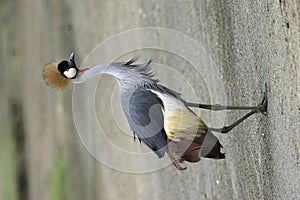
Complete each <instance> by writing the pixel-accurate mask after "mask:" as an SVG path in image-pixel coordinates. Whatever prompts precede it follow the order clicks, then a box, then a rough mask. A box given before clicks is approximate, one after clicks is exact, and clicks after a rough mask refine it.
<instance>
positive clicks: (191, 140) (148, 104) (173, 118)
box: [75, 57, 267, 170]
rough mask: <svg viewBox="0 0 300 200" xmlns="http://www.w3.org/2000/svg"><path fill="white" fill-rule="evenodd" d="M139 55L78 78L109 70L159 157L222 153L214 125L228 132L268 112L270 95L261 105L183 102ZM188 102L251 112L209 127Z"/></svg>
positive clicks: (131, 119) (135, 127)
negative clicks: (214, 133)
mask: <svg viewBox="0 0 300 200" xmlns="http://www.w3.org/2000/svg"><path fill="white" fill-rule="evenodd" d="M136 60H137V57H135V58H133V59H131V60H129V61H127V62H123V63H110V64H103V65H97V66H95V67H92V68H91V69H89V70H87V71H85V72H84V73H79V74H78V76H77V78H76V80H75V83H82V82H85V81H87V80H88V79H90V78H92V77H94V76H96V75H99V74H110V75H112V76H114V77H115V78H116V80H117V81H118V84H119V89H120V96H121V104H122V107H123V110H124V113H125V116H126V118H127V121H128V123H129V126H130V128H131V129H132V131H133V134H134V137H135V136H137V137H138V138H139V140H140V141H142V142H143V143H145V144H146V145H147V146H148V147H149V148H150V149H151V150H152V151H154V153H155V154H156V155H157V156H158V157H159V158H161V157H163V156H164V155H165V154H166V153H167V154H168V156H169V157H170V159H171V161H172V163H173V164H174V166H175V167H176V168H177V169H179V170H183V169H185V168H183V167H181V166H180V163H181V162H183V161H188V162H198V161H200V157H206V158H213V159H224V158H225V154H223V153H221V151H220V150H221V148H222V145H221V143H220V142H219V140H218V138H217V137H215V136H214V135H213V134H212V132H211V131H216V132H222V133H227V132H228V131H230V130H231V129H232V128H234V127H235V126H237V125H238V124H239V123H240V122H242V121H243V120H245V119H246V118H248V117H249V116H251V115H253V114H254V113H257V112H262V113H266V110H267V98H266V94H265V98H264V100H263V101H262V103H261V105H259V106H250V107H247V106H220V105H206V104H195V103H188V102H185V101H184V100H183V99H182V98H181V97H180V95H179V94H178V93H176V92H174V91H172V90H170V89H168V88H166V87H164V86H162V85H159V84H158V80H157V79H154V78H153V72H152V71H151V68H150V64H151V60H150V61H148V62H147V63H144V64H138V65H135V64H133V63H134V62H135V61H136ZM189 106H190V107H199V108H204V109H211V110H226V109H250V110H251V112H249V113H247V114H246V115H245V116H243V117H242V118H240V119H239V120H237V121H236V122H235V123H233V124H232V125H230V126H225V127H223V128H209V127H207V126H206V124H205V123H204V122H203V121H202V119H201V118H200V117H199V116H197V115H196V114H195V113H194V112H193V111H192V110H191V109H190V108H189Z"/></svg>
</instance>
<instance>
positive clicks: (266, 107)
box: [258, 90, 268, 115]
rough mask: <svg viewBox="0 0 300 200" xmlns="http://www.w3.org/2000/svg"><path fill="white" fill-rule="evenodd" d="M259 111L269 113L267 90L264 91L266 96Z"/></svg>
mask: <svg viewBox="0 0 300 200" xmlns="http://www.w3.org/2000/svg"><path fill="white" fill-rule="evenodd" d="M258 111H259V112H261V113H262V114H264V115H267V113H268V93H267V90H266V91H265V92H264V98H263V100H262V102H261V103H260V105H259V109H258Z"/></svg>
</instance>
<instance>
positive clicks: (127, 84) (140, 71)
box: [75, 63, 157, 90]
mask: <svg viewBox="0 0 300 200" xmlns="http://www.w3.org/2000/svg"><path fill="white" fill-rule="evenodd" d="M141 66H142V65H141ZM147 70H148V69H147ZM100 74H109V75H112V76H113V77H114V78H116V79H117V80H118V83H119V86H120V89H121V90H122V89H124V90H127V89H132V87H137V86H140V85H144V84H148V83H149V84H151V83H155V82H157V80H154V79H152V73H151V72H150V71H146V69H144V68H141V67H133V66H130V67H127V66H124V65H123V63H110V64H101V65H96V66H95V67H92V68H90V69H89V70H86V71H85V72H84V73H82V74H79V75H78V76H77V78H76V80H75V83H83V82H85V81H87V80H89V79H90V78H93V77H95V76H97V75H100Z"/></svg>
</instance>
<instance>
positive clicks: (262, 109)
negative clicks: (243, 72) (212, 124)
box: [186, 92, 268, 133]
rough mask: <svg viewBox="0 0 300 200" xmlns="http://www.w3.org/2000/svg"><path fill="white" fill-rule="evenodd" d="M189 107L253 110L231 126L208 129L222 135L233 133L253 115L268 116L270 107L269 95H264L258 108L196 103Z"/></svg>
mask: <svg viewBox="0 0 300 200" xmlns="http://www.w3.org/2000/svg"><path fill="white" fill-rule="evenodd" d="M186 105H187V106H189V107H197V108H203V109H209V110H214V111H219V110H251V111H250V112H248V113H247V114H246V115H244V116H243V117H241V118H240V119H238V120H237V121H236V122H234V123H233V124H231V125H229V126H224V127H223V128H208V129H209V130H211V131H215V132H220V133H228V132H229V131H231V130H232V129H233V128H234V127H236V126H237V125H239V124H240V123H241V122H242V121H244V120H245V119H247V118H248V117H250V116H251V115H253V114H255V113H258V112H261V113H262V114H264V115H266V114H267V106H268V98H267V93H266V92H265V93H264V98H263V100H262V102H261V103H260V104H259V105H258V106H222V105H218V104H216V105H208V104H196V103H186Z"/></svg>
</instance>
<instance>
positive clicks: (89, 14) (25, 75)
mask: <svg viewBox="0 0 300 200" xmlns="http://www.w3.org/2000/svg"><path fill="white" fill-rule="evenodd" d="M0 4H1V6H0V10H1V14H0V20H1V31H0V36H1V43H0V45H1V47H0V67H1V68H0V69H1V73H0V90H1V91H0V92H1V99H0V103H1V109H0V113H1V121H0V127H1V135H0V138H1V140H0V144H1V145H0V150H1V153H0V159H1V167H0V199H18V198H19V199H32V200H34V199H299V198H300V192H299V189H300V188H299V180H300V170H299V167H300V160H299V155H300V152H299V149H300V139H299V137H297V136H298V134H299V131H298V130H299V128H300V122H299V118H300V113H299V107H300V57H299V55H300V54H299V52H300V45H299V41H300V35H299V31H300V17H299V16H300V1H299V0H290V1H284V0H280V1H196V0H195V1H191V0H188V1H179V0H177V1H175V0H174V1H173V0H172V1H158V0H153V1H134V0H130V1H116V0H113V1H95V0H88V1H85V2H81V1H78V2H77V1H71V0H64V1H57V0H54V1H51V2H50V1H38V0H34V1H31V0H30V1H29V0H24V1H20V2H19V1H18V2H17V1H2V2H1V3H0ZM140 27H163V28H167V29H172V30H175V31H178V32H180V33H183V34H186V35H187V36H189V37H191V38H192V39H194V40H195V42H197V43H198V44H201V47H203V48H204V49H205V52H206V53H207V54H208V55H210V56H211V60H213V63H214V64H213V63H212V62H211V60H209V59H208V60H205V58H203V56H202V57H201V58H199V59H198V60H197V59H195V61H196V62H197V61H198V62H201V61H203V60H204V61H207V62H204V63H203V62H202V63H201V65H199V66H196V68H197V69H198V71H197V72H195V68H193V67H194V66H192V64H191V63H188V61H189V60H185V57H183V58H182V57H180V56H182V55H176V54H175V55H174V54H172V53H170V52H167V51H163V50H159V49H148V50H146V51H145V52H144V55H143V59H147V57H149V58H153V59H154V61H155V62H156V63H157V64H161V65H162V66H160V67H157V66H156V68H158V69H157V71H158V73H157V75H158V77H159V78H160V79H161V80H162V83H163V84H165V85H167V86H169V87H170V88H172V89H175V90H177V91H178V92H181V93H182V94H183V97H184V98H185V99H188V100H190V101H195V102H196V101H197V102H202V103H221V104H222V103H226V104H230V105H255V104H258V103H259V102H260V101H261V99H262V96H263V92H264V88H265V84H267V86H268V87H267V88H268V97H269V107H268V109H269V110H268V115H267V116H263V115H261V114H257V115H255V116H253V117H251V118H250V119H248V120H247V121H246V122H244V123H243V124H241V125H240V126H238V127H237V128H235V129H234V130H233V131H232V132H231V133H229V134H227V135H220V134H218V137H219V138H220V140H221V142H222V144H223V146H224V151H225V152H226V156H227V157H226V160H224V161H214V160H206V159H203V160H202V161H201V162H200V163H198V164H187V166H188V169H187V170H186V171H184V172H178V171H176V170H175V168H174V167H173V166H168V167H165V168H163V169H160V170H157V171H154V172H150V173H142V174H133V173H125V172H121V171H118V170H114V169H111V168H110V167H107V166H105V165H103V164H101V163H100V162H98V161H97V159H95V158H94V157H93V156H92V155H90V154H89V153H88V151H87V150H86V148H85V147H84V145H83V144H82V142H81V141H80V137H79V136H78V134H77V132H76V128H75V124H74V121H73V116H72V91H71V90H69V91H63V92H55V91H53V90H51V89H50V88H48V87H47V86H45V83H44V82H43V80H42V77H41V71H42V66H43V65H44V64H46V63H49V62H53V61H59V60H61V59H64V58H67V57H68V56H69V54H70V52H71V51H75V52H76V53H77V62H78V63H79V64H80V63H82V62H83V61H84V58H85V57H86V56H87V55H88V54H89V53H90V51H91V50H92V49H93V48H94V47H95V46H96V45H98V44H99V43H100V42H102V41H104V40H105V39H107V38H109V37H110V36H113V35H115V34H117V33H120V32H122V31H126V30H129V29H134V28H140ZM161 37H162V35H161V34H157V35H156V36H155V39H153V43H155V44H161V43H163V42H164V41H161V40H160V39H161ZM149 38H152V35H151V36H149ZM136 40H137V42H136V43H137V44H143V43H145V41H146V40H147V38H145V36H141V35H140V36H139V37H137V38H136ZM124 42H125V43H124V44H126V41H124ZM146 42H148V43H149V42H150V43H151V41H146ZM166 43H168V44H173V43H174V45H175V44H178V45H179V49H180V47H181V45H183V44H184V43H185V40H184V39H182V40H174V39H172V38H169V40H168V41H167V42H166ZM124 44H123V43H121V44H120V46H122V45H124ZM168 44H166V45H168ZM182 49H184V50H185V52H184V54H185V55H191V56H190V57H191V58H190V59H193V58H194V56H193V53H194V49H193V48H191V49H189V48H187V47H182ZM119 50H120V49H119V47H118V46H112V47H109V46H108V47H107V48H104V51H103V52H101V55H100V54H99V57H98V58H96V59H94V60H92V61H91V63H93V62H96V63H97V62H104V61H111V60H110V59H111V58H112V56H113V55H114V54H115V53H116V52H118V51H119ZM99 53H100V52H99ZM120 56H121V55H120ZM124 57H126V56H123V57H122V58H123V59H124ZM122 58H120V59H122ZM97 59H98V60H97ZM201 59H203V60H201ZM85 62H87V63H88V61H85ZM210 67H215V69H216V70H217V71H218V72H219V73H220V74H219V75H218V76H217V75H216V74H209V72H210V70H211V68H210ZM207 74H209V75H210V76H211V77H209V78H207V77H206V78H205V77H201V76H203V75H205V76H207ZM180 77H181V79H180ZM207 79H209V80H221V83H222V84H223V85H217V82H215V85H211V84H210V85H209V84H207V81H205V80H207ZM175 80H176V81H175ZM179 80H180V81H179ZM184 83H188V84H184ZM99 85H100V86H101V87H100V89H99V90H98V91H97V92H96V94H97V98H96V102H97V103H98V104H97V106H96V108H97V115H98V117H99V118H100V119H101V121H100V123H102V127H104V129H105V132H108V133H110V135H109V138H110V139H111V141H113V143H115V144H118V145H120V147H122V148H123V147H124V148H125V149H129V150H132V151H137V152H138V151H141V152H143V151H147V149H146V148H145V147H144V146H140V145H139V144H138V143H137V142H133V139H132V138H131V137H128V136H126V134H125V136H124V134H123V135H122V134H121V133H122V132H129V131H128V126H127V125H126V121H125V120H124V119H123V118H122V117H120V121H121V122H118V121H115V118H114V115H113V113H114V112H115V113H119V110H120V105H119V103H118V95H117V93H116V94H114V95H115V96H113V97H112V92H111V91H113V90H114V89H115V86H116V81H115V80H113V79H112V78H111V77H107V76H105V77H104V78H103V79H101V84H99ZM210 88H213V89H212V90H210ZM190 91H194V93H193V92H190ZM210 92H213V93H214V94H221V92H225V93H224V94H225V95H223V96H221V97H220V99H221V100H224V102H220V101H219V100H220V99H214V98H213V97H214V96H213V95H212V94H211V93H210ZM218 97H219V96H218ZM78 98H80V101H81V102H82V103H83V107H89V104H88V103H87V102H88V99H86V96H85V95H81V96H79V97H78ZM111 102H113V104H114V107H116V110H114V109H112V106H111ZM197 112H198V111H197ZM244 113H245V112H243V111H230V112H226V115H225V113H224V112H222V113H221V114H220V113H212V112H207V111H201V115H202V116H203V119H204V120H205V121H206V122H207V123H208V124H209V125H210V126H216V127H218V126H221V125H223V121H222V119H225V124H229V123H231V122H233V121H234V120H235V119H237V118H238V117H240V116H241V115H243V114H244ZM121 116H122V115H121ZM225 117H226V118H225ZM118 119H119V117H118ZM219 119H220V120H219ZM83 123H84V122H83ZM86 123H87V124H88V122H86ZM120 124H121V125H120ZM120 126H121V128H120ZM122 127H125V128H124V130H121V129H122ZM89 139H91V140H93V138H89ZM96 144H97V143H96ZM97 148H99V149H98V151H101V152H106V154H107V155H108V156H107V157H109V158H111V160H114V159H118V158H119V157H117V156H116V155H113V154H112V153H111V152H110V151H109V149H102V148H101V145H99V146H98V147H97ZM155 159H156V158H155ZM118 162H119V165H120V166H121V165H124V163H129V164H130V163H131V165H133V166H134V165H135V163H134V159H132V160H130V159H127V158H126V157H124V158H123V159H120V160H118ZM147 162H148V163H147ZM153 162H154V161H153ZM162 162H163V161H162ZM2 163H3V164H2ZM151 163H152V160H148V161H147V160H146V161H145V163H144V165H146V166H147V165H151Z"/></svg>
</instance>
